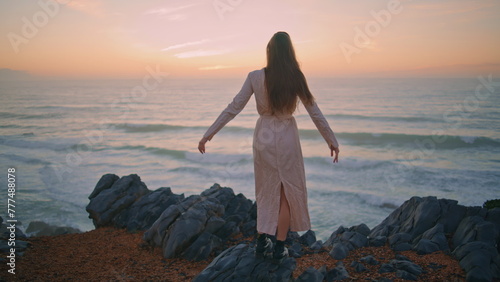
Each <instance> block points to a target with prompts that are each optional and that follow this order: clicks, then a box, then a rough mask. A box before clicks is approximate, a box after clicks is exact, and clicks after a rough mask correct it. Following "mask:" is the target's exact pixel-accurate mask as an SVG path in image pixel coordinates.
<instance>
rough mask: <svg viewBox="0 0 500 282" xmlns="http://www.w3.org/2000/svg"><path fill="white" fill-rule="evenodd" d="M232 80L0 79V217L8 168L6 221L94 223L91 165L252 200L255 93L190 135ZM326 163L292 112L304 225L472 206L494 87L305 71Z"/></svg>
mask: <svg viewBox="0 0 500 282" xmlns="http://www.w3.org/2000/svg"><path fill="white" fill-rule="evenodd" d="M245 77H246V74H245V73H242V75H241V79H176V78H171V77H166V78H165V79H164V80H163V81H162V82H161V83H159V84H155V85H148V87H146V85H145V84H144V83H145V82H144V81H143V80H100V81H83V80H80V81H60V80H53V81H48V80H47V81H10V82H2V83H1V84H0V98H1V103H0V104H1V105H0V117H1V119H0V163H1V167H0V169H1V170H2V172H1V174H0V175H2V176H1V177H0V179H1V183H0V185H1V186H0V187H3V188H2V189H1V190H2V191H3V192H2V193H3V194H4V195H2V196H0V198H1V199H2V201H1V202H0V211H1V212H0V215H1V216H2V217H4V219H5V218H6V216H7V179H6V175H7V170H8V168H10V167H14V168H15V169H16V184H17V189H16V195H15V200H16V205H15V213H16V218H17V219H18V220H20V221H21V222H22V223H23V226H24V228H26V227H27V226H28V223H29V222H30V221H34V220H42V221H45V222H47V223H50V224H55V225H64V226H72V227H76V228H79V229H80V230H82V231H88V230H91V229H93V228H94V226H93V224H92V221H91V220H90V219H89V218H88V214H87V212H86V211H85V206H86V205H87V204H88V202H89V200H88V198H87V197H88V195H89V194H90V193H91V192H92V190H93V189H94V187H95V184H96V183H97V181H98V180H99V179H100V177H101V176H102V175H103V174H106V173H114V174H117V175H119V176H124V175H128V174H133V173H135V174H138V175H139V176H140V177H141V179H142V181H143V182H144V183H145V184H146V185H147V186H148V188H149V189H151V190H155V189H157V188H159V187H171V188H172V191H173V192H174V193H177V194H181V193H184V194H185V195H186V196H188V195H192V194H199V193H200V192H202V191H203V190H205V189H207V188H209V187H210V186H211V185H213V184H214V183H219V184H220V185H222V186H226V187H231V188H233V190H234V192H235V193H243V194H244V195H245V196H246V197H248V198H249V199H252V200H254V199H255V194H254V178H253V177H254V176H253V161H252V137H253V129H254V126H255V122H256V120H257V118H258V115H257V113H256V109H255V101H254V100H253V98H252V100H251V101H250V102H249V103H248V105H247V106H246V108H245V109H244V110H243V111H242V112H241V113H240V114H239V115H238V116H237V117H236V118H235V119H234V120H232V121H231V122H230V123H229V124H228V125H227V126H226V127H225V128H223V129H222V130H221V131H220V132H219V133H218V134H217V135H216V136H215V137H214V139H213V140H212V141H211V142H208V143H207V153H206V154H205V155H201V154H200V153H199V152H198V151H197V145H198V141H199V139H200V138H201V137H202V135H203V133H204V132H205V131H206V129H207V128H208V127H209V126H210V125H211V123H212V122H213V121H214V120H215V119H216V117H217V116H218V115H219V113H220V112H221V111H222V110H223V109H224V108H225V107H226V105H227V104H228V103H229V102H230V101H231V100H232V98H233V96H234V95H235V94H236V93H237V92H238V91H239V89H240V88H241V85H242V83H243V81H244V79H245ZM308 82H309V86H310V88H311V91H312V92H313V94H314V95H315V97H316V101H317V102H318V105H319V107H320V109H321V110H322V112H323V114H324V115H325V117H326V118H327V120H328V121H329V123H330V126H331V127H332V129H333V131H334V132H335V134H336V136H337V139H338V141H339V143H340V160H339V163H338V164H333V163H332V158H331V157H330V152H329V149H328V147H327V145H326V143H325V142H324V140H323V139H322V137H321V135H320V134H319V133H318V131H317V130H316V129H315V127H314V124H313V123H312V121H311V120H310V118H309V116H308V115H307V111H306V110H305V108H304V107H303V106H302V105H300V106H299V108H298V110H297V112H296V115H295V117H296V120H297V123H298V126H299V132H300V138H301V144H302V151H303V155H304V162H305V169H306V179H307V188H308V201H309V211H310V215H311V221H312V229H313V230H315V231H316V235H317V237H318V238H319V239H323V240H325V239H326V238H327V237H328V236H329V235H330V234H331V233H332V232H333V231H334V230H336V229H337V228H338V226H340V225H343V226H345V227H349V226H352V225H357V224H360V223H365V224H367V225H368V226H369V227H370V228H373V227H374V226H375V225H377V224H378V223H380V222H381V221H382V220H383V219H384V218H385V217H387V216H388V215H389V214H390V213H391V212H392V211H393V210H394V209H395V208H396V207H398V206H399V205H401V204H402V203H403V202H404V201H405V200H408V199H409V198H410V197H412V196H437V197H438V198H449V199H455V200H457V201H458V202H459V204H462V205H468V206H480V205H482V204H483V203H484V202H485V201H486V200H489V199H494V198H500V193H499V192H500V185H499V184H500V95H499V94H500V84H499V83H496V82H495V78H491V77H490V78H488V76H486V75H485V76H481V77H472V78H469V79H464V78H455V79H452V78H309V80H308Z"/></svg>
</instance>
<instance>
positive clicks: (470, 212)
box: [464, 207, 488, 218]
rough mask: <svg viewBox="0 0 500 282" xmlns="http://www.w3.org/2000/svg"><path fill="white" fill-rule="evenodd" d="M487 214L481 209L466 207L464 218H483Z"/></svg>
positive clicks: (485, 210)
mask: <svg viewBox="0 0 500 282" xmlns="http://www.w3.org/2000/svg"><path fill="white" fill-rule="evenodd" d="M487 214H488V210H487V209H485V208H483V207H467V210H466V213H465V216H464V217H469V216H479V217H482V218H485V217H486V215H487Z"/></svg>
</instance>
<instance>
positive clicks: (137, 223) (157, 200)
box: [114, 187, 184, 231]
mask: <svg viewBox="0 0 500 282" xmlns="http://www.w3.org/2000/svg"><path fill="white" fill-rule="evenodd" d="M183 199H184V195H183V194H181V195H176V194H174V193H172V191H171V189H170V188H169V187H162V188H158V189H156V190H155V191H152V192H149V193H147V194H145V195H144V196H142V197H141V198H139V199H138V200H137V201H135V202H134V203H133V204H132V205H131V206H130V207H129V208H128V209H127V210H126V211H124V212H122V213H120V215H118V216H117V217H116V218H115V219H114V223H115V226H116V227H118V228H127V229H128V230H130V231H132V230H146V229H148V228H150V227H151V225H153V223H154V222H155V221H156V220H157V219H158V217H160V215H161V213H162V212H163V211H164V210H165V209H166V208H168V207H169V206H170V205H175V204H178V203H179V202H180V201H182V200H183Z"/></svg>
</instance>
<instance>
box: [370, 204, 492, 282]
mask: <svg viewBox="0 0 500 282" xmlns="http://www.w3.org/2000/svg"><path fill="white" fill-rule="evenodd" d="M398 233H407V234H409V235H410V240H408V241H406V239H407V238H404V239H405V240H401V238H397V237H393V236H394V235H396V234H398ZM451 234H454V235H453V238H452V240H451V241H452V244H451V247H452V249H451V251H453V252H454V254H456V256H459V255H458V254H460V253H464V252H465V251H464V250H468V249H469V247H468V245H469V244H473V243H476V242H483V243H484V244H485V246H486V245H487V246H489V247H488V248H486V247H482V248H479V249H478V250H476V252H477V254H476V255H473V256H477V258H475V259H471V258H468V259H467V260H466V261H470V263H468V268H467V269H468V270H466V271H467V272H468V271H472V270H473V269H476V270H474V272H475V273H476V274H474V277H475V276H477V275H478V274H477V273H480V272H481V271H478V270H477V269H478V268H483V272H487V273H495V274H492V275H491V276H492V277H494V278H497V277H498V278H500V270H498V269H500V266H498V265H500V263H498V264H497V263H494V262H493V260H492V259H491V258H492V257H493V256H492V255H491V254H489V253H488V252H492V250H495V251H496V254H497V255H498V252H499V251H500V208H497V211H495V209H493V210H490V211H488V210H487V209H485V208H482V207H464V206H461V205H458V204H457V201H454V200H448V199H439V200H438V199H437V198H436V197H424V198H420V197H413V198H411V199H410V200H408V201H406V202H404V203H403V205H401V206H400V207H399V208H397V209H396V210H394V211H393V212H392V213H391V214H390V215H389V216H388V217H387V218H386V219H384V220H383V221H382V223H380V224H379V225H377V226H375V227H374V228H373V229H372V231H371V232H370V235H369V237H370V243H371V244H372V243H373V242H374V239H373V238H376V237H377V236H387V237H388V238H389V241H390V245H391V248H392V249H393V250H406V249H409V243H411V244H413V247H414V249H415V250H417V252H418V253H420V254H423V253H429V252H433V251H436V250H443V251H448V250H449V248H450V247H449V243H448V240H447V237H446V236H449V235H451ZM398 241H403V243H397V242H398ZM405 241H406V242H405ZM400 244H403V245H400ZM479 253H482V256H483V258H484V256H486V257H489V258H490V263H489V264H487V265H484V266H483V265H480V264H479V262H480V260H479V256H481V255H479ZM464 257H465V256H464ZM496 273H499V274H498V275H497V276H495V275H496ZM471 275H472V274H471ZM485 275H486V274H485ZM488 275H489V274H487V277H489V276H488Z"/></svg>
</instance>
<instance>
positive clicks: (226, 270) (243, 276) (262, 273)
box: [193, 244, 319, 282]
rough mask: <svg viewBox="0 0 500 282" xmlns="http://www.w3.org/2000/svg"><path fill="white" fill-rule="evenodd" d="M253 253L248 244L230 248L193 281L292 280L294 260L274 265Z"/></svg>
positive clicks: (288, 259) (290, 259)
mask: <svg viewBox="0 0 500 282" xmlns="http://www.w3.org/2000/svg"><path fill="white" fill-rule="evenodd" d="M254 252H255V248H254V247H251V246H249V245H248V244H239V245H236V246H233V247H230V248H228V249H227V250H225V251H224V252H222V253H221V254H219V255H218V256H217V257H216V258H215V259H214V260H213V261H212V262H211V263H210V264H209V265H208V266H207V267H206V268H205V269H204V270H203V271H202V272H201V273H200V274H198V276H196V277H195V278H194V280H193V281H194V282H202V281H203V282H204V281H291V280H292V273H293V271H294V270H295V267H296V261H295V259H294V258H286V259H285V260H284V261H282V262H281V263H279V264H276V263H273V262H272V261H271V260H268V259H260V258H257V257H255V255H254ZM316 276H319V275H316ZM309 281H310V280H309ZM318 281H319V280H318Z"/></svg>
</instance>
